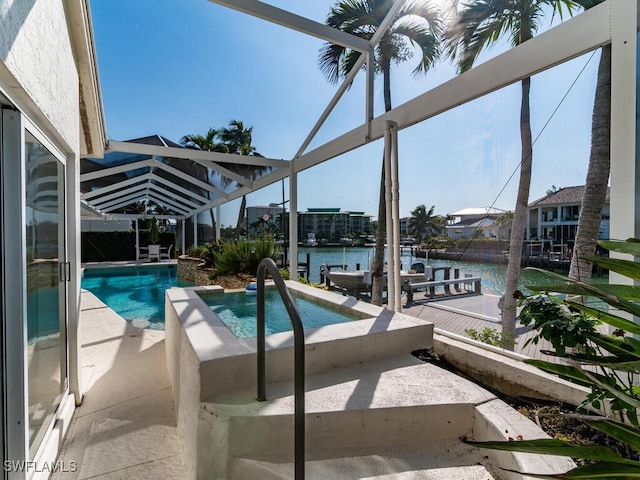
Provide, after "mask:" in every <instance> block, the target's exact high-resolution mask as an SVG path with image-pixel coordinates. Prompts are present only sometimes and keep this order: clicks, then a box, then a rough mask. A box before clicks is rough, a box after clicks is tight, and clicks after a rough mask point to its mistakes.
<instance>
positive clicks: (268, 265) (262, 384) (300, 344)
mask: <svg viewBox="0 0 640 480" xmlns="http://www.w3.org/2000/svg"><path fill="white" fill-rule="evenodd" d="M267 270H268V271H269V273H270V274H271V277H272V278H273V281H274V283H275V284H276V288H277V289H278V292H279V293H280V297H281V298H282V301H283V302H284V306H285V308H286V309H287V312H288V313H289V319H290V320H291V325H292V326H293V349H294V373H293V377H294V387H293V388H294V443H295V445H294V472H295V477H294V478H296V479H298V480H302V479H304V467H305V465H304V450H305V445H304V434H305V425H304V421H305V420H304V328H303V326H302V320H300V314H299V313H298V309H297V308H296V304H295V303H294V301H293V298H292V297H291V294H290V293H289V290H288V289H287V286H286V285H285V283H284V280H283V279H282V276H281V275H280V271H279V270H278V267H277V266H276V264H275V262H274V261H273V260H272V259H271V258H264V259H263V260H262V261H261V262H260V264H259V265H258V272H257V284H258V285H257V287H258V289H257V292H256V293H257V303H258V306H257V322H258V325H257V328H258V397H257V400H258V401H259V402H264V401H265V400H266V399H267V398H266V380H265V370H266V368H265V365H266V355H265V352H266V346H265V343H266V341H265V316H264V310H265V307H264V279H265V276H266V271H267Z"/></svg>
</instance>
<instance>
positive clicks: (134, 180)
mask: <svg viewBox="0 0 640 480" xmlns="http://www.w3.org/2000/svg"><path fill="white" fill-rule="evenodd" d="M151 176H152V174H151V173H145V174H144V175H140V176H138V177H132V178H130V179H128V180H123V181H122V182H117V183H112V184H111V185H107V186H105V187H100V188H98V189H96V190H91V191H90V192H87V193H83V194H82V195H80V198H81V199H82V200H90V199H92V198H95V197H102V196H103V195H106V194H107V193H109V192H113V191H114V190H118V189H119V188H124V187H128V186H129V185H135V184H136V183H140V182H144V181H145V180H149V179H151Z"/></svg>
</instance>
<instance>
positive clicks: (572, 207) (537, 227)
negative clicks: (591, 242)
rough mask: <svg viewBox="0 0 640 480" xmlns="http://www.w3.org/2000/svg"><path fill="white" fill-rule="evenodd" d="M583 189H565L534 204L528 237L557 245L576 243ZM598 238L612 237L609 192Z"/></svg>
mask: <svg viewBox="0 0 640 480" xmlns="http://www.w3.org/2000/svg"><path fill="white" fill-rule="evenodd" d="M584 189H585V186H584V185H579V186H574V187H565V188H561V189H559V190H557V191H555V192H552V193H550V194H548V195H545V196H544V197H542V198H539V199H538V200H536V201H534V202H531V203H530V204H529V208H528V212H527V217H528V218H527V232H526V236H525V238H526V239H527V240H548V241H551V242H552V243H557V244H564V243H571V242H573V240H574V239H575V236H576V231H577V229H578V219H579V218H580V205H581V204H582V197H583V196H584ZM598 237H599V238H601V239H608V238H609V189H607V198H606V201H605V206H604V209H603V212H602V220H601V223H600V232H599V234H598Z"/></svg>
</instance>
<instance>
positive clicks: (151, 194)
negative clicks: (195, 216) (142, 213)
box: [147, 191, 191, 218]
mask: <svg viewBox="0 0 640 480" xmlns="http://www.w3.org/2000/svg"><path fill="white" fill-rule="evenodd" d="M147 196H148V197H149V198H150V199H152V200H155V201H156V202H158V203H160V204H163V205H167V206H170V207H171V208H173V209H174V210H176V211H177V212H178V213H181V214H182V215H186V214H188V213H189V212H191V210H190V209H189V208H187V207H185V206H184V205H182V206H180V205H177V204H174V203H173V202H170V201H167V199H162V197H160V195H157V194H156V193H155V192H152V191H150V192H148V193H147ZM149 215H151V216H153V217H156V218H158V217H157V216H156V215H153V214H152V213H150V214H149Z"/></svg>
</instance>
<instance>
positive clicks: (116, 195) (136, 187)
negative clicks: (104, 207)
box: [91, 181, 148, 205]
mask: <svg viewBox="0 0 640 480" xmlns="http://www.w3.org/2000/svg"><path fill="white" fill-rule="evenodd" d="M147 183H148V181H146V182H144V181H143V182H136V184H134V185H133V186H131V187H129V188H124V189H122V190H118V191H117V192H112V193H107V194H105V195H101V196H100V197H97V198H94V199H93V201H92V202H91V204H92V205H101V204H104V203H106V202H108V201H109V200H113V199H118V198H120V197H122V195H127V194H129V193H132V192H136V191H138V190H142V189H143V188H145V185H146V184H147ZM116 185H119V184H116Z"/></svg>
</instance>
